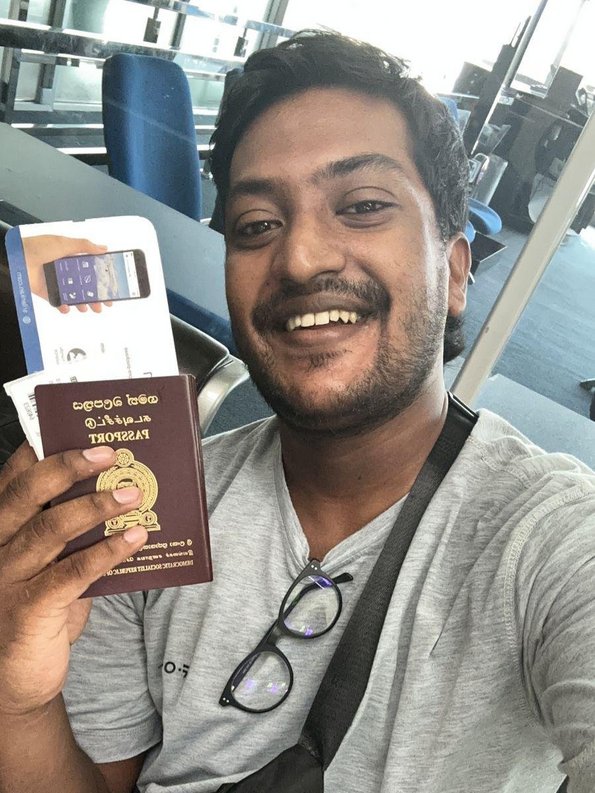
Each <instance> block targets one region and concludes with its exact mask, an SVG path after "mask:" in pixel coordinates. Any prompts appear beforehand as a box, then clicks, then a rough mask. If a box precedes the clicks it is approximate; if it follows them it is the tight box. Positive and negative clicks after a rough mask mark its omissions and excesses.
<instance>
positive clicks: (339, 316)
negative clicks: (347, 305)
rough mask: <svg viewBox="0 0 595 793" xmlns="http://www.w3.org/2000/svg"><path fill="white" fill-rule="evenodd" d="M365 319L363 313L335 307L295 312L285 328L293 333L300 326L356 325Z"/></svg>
mask: <svg viewBox="0 0 595 793" xmlns="http://www.w3.org/2000/svg"><path fill="white" fill-rule="evenodd" d="M363 319H364V316H363V314H359V313H358V312H357V311H347V310H345V309H342V308H333V309H331V310H329V311H317V312H316V313H314V312H308V313H305V314H294V315H293V316H291V317H289V319H288V320H287V321H286V323H285V327H284V329H285V330H286V331H288V332H289V333H291V332H293V331H294V330H297V329H298V328H314V327H319V326H321V325H334V324H339V325H355V324H356V323H358V322H362V321H363Z"/></svg>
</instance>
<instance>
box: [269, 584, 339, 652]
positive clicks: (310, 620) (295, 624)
mask: <svg viewBox="0 0 595 793" xmlns="http://www.w3.org/2000/svg"><path fill="white" fill-rule="evenodd" d="M339 598H340V596H339V590H338V589H337V587H336V586H333V583H332V582H331V581H329V579H328V578H324V577H323V576H318V575H310V576H307V577H306V578H303V579H302V580H301V581H299V582H298V583H297V584H296V585H295V586H294V587H293V588H292V589H291V590H290V592H289V595H288V597H287V600H286V603H285V608H284V610H283V623H284V624H285V627H286V628H287V630H288V631H291V633H293V634H295V635H297V636H303V637H305V638H308V639H309V638H314V637H315V636H320V635H321V634H322V633H324V632H325V631H327V630H328V629H329V628H330V627H331V625H332V624H333V622H334V621H335V619H336V618H337V614H338V613H339V609H340V599H339Z"/></svg>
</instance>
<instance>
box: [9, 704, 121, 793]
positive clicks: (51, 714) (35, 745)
mask: <svg viewBox="0 0 595 793" xmlns="http://www.w3.org/2000/svg"><path fill="white" fill-rule="evenodd" d="M57 790H59V791H60V793H109V789H108V787H107V785H106V783H105V780H104V779H103V777H102V775H101V773H100V772H99V770H98V769H97V768H96V767H95V765H94V764H93V762H92V761H91V760H90V759H89V758H88V757H87V755H86V754H85V753H84V752H83V751H82V750H81V749H80V748H79V747H78V746H77V744H76V741H75V740H74V736H73V734H72V730H71V728H70V723H69V721H68V716H67V715H66V710H65V708H64V702H63V700H62V697H61V696H59V697H56V698H55V699H54V700H52V702H51V703H50V704H49V705H48V706H47V707H46V708H45V709H44V710H43V711H39V712H36V713H35V714H32V715H28V716H19V717H14V716H10V717H8V716H5V715H3V714H0V791H2V793H23V791H27V793H55V792H56V791H57Z"/></svg>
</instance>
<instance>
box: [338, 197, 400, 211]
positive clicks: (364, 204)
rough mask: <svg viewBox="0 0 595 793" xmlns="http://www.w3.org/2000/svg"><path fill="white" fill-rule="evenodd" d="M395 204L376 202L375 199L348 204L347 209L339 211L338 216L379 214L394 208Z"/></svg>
mask: <svg viewBox="0 0 595 793" xmlns="http://www.w3.org/2000/svg"><path fill="white" fill-rule="evenodd" d="M394 206H395V204H393V203H391V202H389V201H376V200H375V199H367V200H365V201H357V202H356V203H355V204H350V205H349V206H348V207H345V208H344V209H341V210H339V212H338V214H339V215H369V214H371V213H374V212H381V211H382V210H383V209H389V208H390V207H394Z"/></svg>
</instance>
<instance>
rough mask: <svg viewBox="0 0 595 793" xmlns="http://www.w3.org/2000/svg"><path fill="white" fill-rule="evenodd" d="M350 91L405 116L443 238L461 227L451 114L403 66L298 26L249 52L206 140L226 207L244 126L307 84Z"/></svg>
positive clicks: (457, 147)
mask: <svg viewBox="0 0 595 793" xmlns="http://www.w3.org/2000/svg"><path fill="white" fill-rule="evenodd" d="M333 86H337V87H341V88H349V89H352V90H355V91H361V92H362V93H365V94H368V95H371V96H377V97H380V98H384V99H387V100H389V101H390V102H393V104H394V105H396V106H397V107H398V109H399V110H400V111H401V112H402V113H403V115H404V116H405V118H406V120H407V123H408V125H409V130H410V132H411V139H412V141H413V156H414V161H415V164H416V166H417V169H418V171H419V173H420V175H421V177H422V179H423V182H424V184H425V186H426V188H427V190H428V192H429V194H430V196H431V198H432V201H433V202H434V209H435V212H436V219H437V221H438V227H439V230H440V234H441V236H442V239H443V240H447V239H448V238H449V237H451V236H452V235H453V234H454V233H455V232H457V231H462V230H463V229H464V228H465V223H466V220H467V190H468V173H469V167H468V164H467V155H466V154H465V149H464V146H463V142H462V139H461V135H460V132H459V129H458V127H457V125H456V123H455V121H454V119H453V117H452V116H451V113H450V111H449V110H448V109H447V107H446V106H445V105H444V103H443V102H441V101H440V100H439V99H436V98H435V97H433V96H431V95H430V94H429V93H428V92H427V91H426V90H425V88H423V86H422V85H421V83H420V82H419V80H418V79H416V78H413V77H411V76H410V74H409V70H408V67H407V64H406V63H405V62H404V61H402V60H400V59H399V58H395V57H393V56H392V55H388V54H387V53H385V52H383V51H382V50H379V49H378V48H377V47H374V46H372V45H371V44H366V43H364V42H359V41H355V40H353V39H350V38H347V37H345V36H341V35H339V34H337V33H325V32H320V31H309V30H306V31H302V32H301V33H297V34H296V35H295V36H293V38H291V39H289V40H288V41H284V42H282V43H281V44H279V45H278V46H276V47H273V48H271V49H265V50H258V51H257V52H254V53H253V54H252V55H251V56H250V57H249V58H248V60H247V61H246V63H245V66H244V71H243V74H242V75H241V76H238V77H236V78H235V79H233V82H231V81H230V86H229V89H228V90H226V91H225V95H224V98H223V102H222V104H221V110H220V114H219V119H218V122H217V127H216V129H215V132H214V133H213V136H212V138H211V143H212V145H213V151H212V154H211V172H212V174H213V178H214V180H215V184H216V186H217V191H218V194H219V197H220V200H221V202H222V206H223V207H224V206H225V200H226V195H227V190H228V186H229V169H230V165H231V159H232V156H233V153H234V151H235V148H236V146H237V145H238V142H239V140H240V138H241V137H242V135H243V134H244V132H245V131H246V130H247V128H248V127H249V125H250V124H251V123H252V122H253V121H254V120H255V119H256V118H257V117H258V116H259V115H260V114H261V113H262V112H264V111H265V110H267V109H268V108H269V107H271V106H272V105H274V104H275V103H276V102H278V101H280V100H282V99H285V98H286V97H288V96H291V95H293V94H297V93H300V92H301V91H304V90H306V89H308V88H324V87H333Z"/></svg>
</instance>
